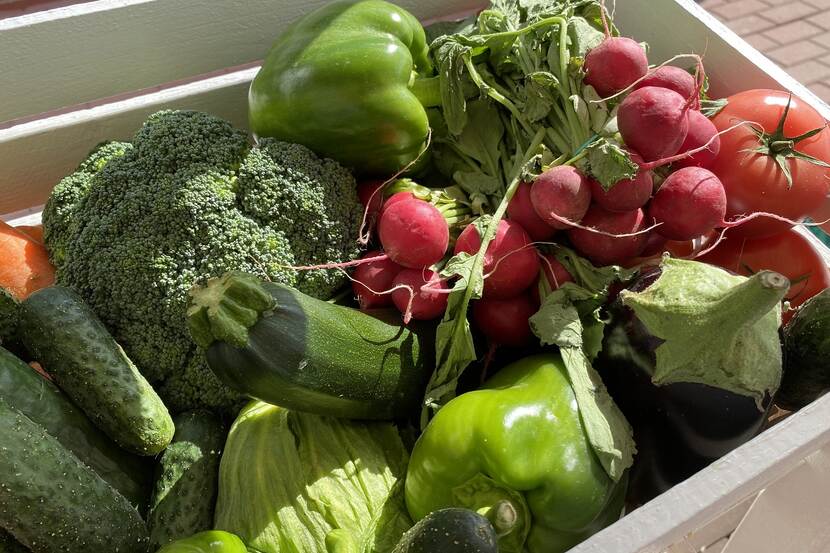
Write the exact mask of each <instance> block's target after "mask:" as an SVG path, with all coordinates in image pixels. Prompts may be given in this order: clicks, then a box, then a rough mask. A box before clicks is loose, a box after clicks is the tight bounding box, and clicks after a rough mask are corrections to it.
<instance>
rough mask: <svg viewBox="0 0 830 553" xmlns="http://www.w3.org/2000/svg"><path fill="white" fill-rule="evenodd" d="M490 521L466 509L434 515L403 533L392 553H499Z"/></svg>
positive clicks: (434, 512)
mask: <svg viewBox="0 0 830 553" xmlns="http://www.w3.org/2000/svg"><path fill="white" fill-rule="evenodd" d="M498 552H499V547H498V544H497V536H496V531H495V530H494V529H493V525H492V524H490V521H489V520H487V519H486V518H484V517H483V516H481V515H480V514H478V513H476V512H475V511H470V510H468V509H461V508H457V507H452V508H449V509H440V510H438V511H433V512H431V513H430V514H428V515H427V516H425V517H424V518H422V519H421V520H419V521H418V522H417V523H416V524H415V526H413V527H412V528H410V529H409V530H407V531H406V533H405V534H404V535H403V537H402V538H401V541H400V542H398V545H396V546H395V549H393V550H392V553H498Z"/></svg>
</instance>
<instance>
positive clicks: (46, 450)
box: [0, 399, 149, 553]
mask: <svg viewBox="0 0 830 553" xmlns="http://www.w3.org/2000/svg"><path fill="white" fill-rule="evenodd" d="M0 474H2V475H3V477H2V482H0V527H3V528H5V529H6V530H8V531H9V532H10V533H11V534H12V535H13V536H14V537H15V538H16V539H17V540H18V541H20V542H21V543H22V544H23V545H25V546H26V547H28V548H29V549H31V550H32V551H33V552H34V553H59V552H71V553H102V552H104V551H108V552H109V551H111V552H117V553H146V551H147V541H148V539H149V536H148V533H147V528H146V526H145V525H144V521H142V520H141V516H140V515H139V514H138V511H136V510H135V508H134V507H133V506H132V505H130V502H129V501H127V499H126V498H124V496H122V495H121V494H119V493H118V492H116V491H115V490H114V489H113V488H112V486H110V485H109V484H107V483H106V482H105V481H104V480H103V479H102V478H101V477H100V476H98V475H97V474H95V473H94V472H93V471H92V470H91V469H90V468H88V467H87V466H86V465H84V464H83V463H82V462H81V461H80V460H79V459H78V458H77V457H75V455H73V454H72V452H70V451H69V450H68V449H66V448H65V447H63V446H62V445H61V444H60V442H58V440H57V439H56V438H54V437H53V436H51V435H50V434H49V433H48V432H46V430H44V429H43V428H42V427H41V426H40V425H38V424H37V423H35V422H33V421H32V419H30V418H29V417H27V416H26V415H24V414H22V413H20V412H19V411H17V410H16V409H14V408H12V407H11V406H10V405H9V404H8V403H7V402H6V401H5V400H3V399H0Z"/></svg>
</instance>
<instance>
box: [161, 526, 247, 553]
mask: <svg viewBox="0 0 830 553" xmlns="http://www.w3.org/2000/svg"><path fill="white" fill-rule="evenodd" d="M157 553H248V548H247V547H245V544H244V543H242V540H240V539H239V537H238V536H237V535H236V534H231V533H230V532H224V531H222V530H207V531H206V532H199V533H198V534H193V535H192V536H190V537H189V538H185V539H182V540H176V541H174V542H173V543H168V544H167V545H165V546H164V547H162V548H161V549H159V550H158V552H157Z"/></svg>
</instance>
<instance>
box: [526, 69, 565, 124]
mask: <svg viewBox="0 0 830 553" xmlns="http://www.w3.org/2000/svg"><path fill="white" fill-rule="evenodd" d="M558 87H559V80H558V79H557V78H556V75H554V74H553V73H551V72H549V71H536V72H534V73H530V74H529V75H527V76H526V77H525V84H524V87H523V88H522V95H523V101H524V114H525V115H526V116H527V118H528V120H529V121H530V122H536V121H540V120H542V119H544V118H545V117H547V116H548V113H550V110H551V108H552V107H553V105H554V104H555V103H556V101H557V99H558V97H557V90H556V89H557V88H558Z"/></svg>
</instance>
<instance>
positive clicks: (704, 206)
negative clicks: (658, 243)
mask: <svg viewBox="0 0 830 553" xmlns="http://www.w3.org/2000/svg"><path fill="white" fill-rule="evenodd" d="M648 214H649V218H650V219H652V218H653V219H654V221H655V223H659V224H660V226H658V227H657V228H656V230H657V232H658V233H660V235H661V236H665V237H666V238H668V239H670V240H691V239H693V238H697V237H698V236H701V235H703V234H705V233H707V232H709V231H710V230H712V229H713V228H715V227H720V226H723V224H724V222H723V218H724V217H725V216H726V193H725V192H724V190H723V184H721V181H720V180H719V179H718V177H716V176H715V174H714V173H712V172H711V171H709V170H707V169H703V168H701V167H684V168H683V169H678V170H677V171H675V172H674V173H672V174H671V175H669V176H668V177H666V180H664V181H663V184H662V185H661V186H660V189H659V190H658V191H657V193H656V194H655V195H654V198H653V199H652V200H651V203H650V204H649V208H648Z"/></svg>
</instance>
